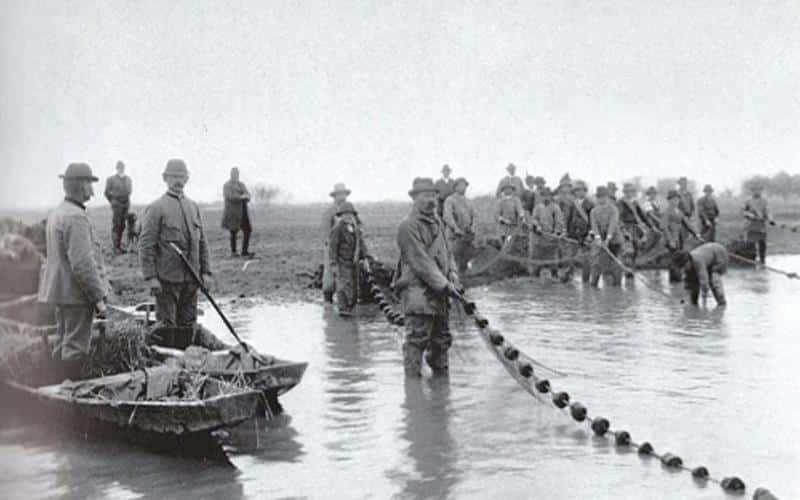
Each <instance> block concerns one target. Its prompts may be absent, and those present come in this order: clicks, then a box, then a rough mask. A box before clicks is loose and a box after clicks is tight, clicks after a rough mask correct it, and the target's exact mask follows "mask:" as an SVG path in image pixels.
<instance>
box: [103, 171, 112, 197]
mask: <svg viewBox="0 0 800 500" xmlns="http://www.w3.org/2000/svg"><path fill="white" fill-rule="evenodd" d="M112 180H113V179H112V178H111V177H109V178H108V179H106V189H105V191H103V195H104V196H105V197H106V199H107V200H108V201H109V202H110V201H111V200H112V199H113V197H114V190H113V189H112V186H111V184H112Z"/></svg>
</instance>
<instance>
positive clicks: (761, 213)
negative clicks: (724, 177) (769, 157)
mask: <svg viewBox="0 0 800 500" xmlns="http://www.w3.org/2000/svg"><path fill="white" fill-rule="evenodd" d="M751 191H752V197H751V198H750V199H749V200H747V202H746V203H745V205H744V218H745V221H746V226H745V230H746V231H747V241H748V242H750V243H753V244H755V246H756V254H757V256H758V260H759V262H761V263H762V264H764V263H765V262H766V260H767V224H770V225H772V226H774V225H775V221H774V220H772V216H771V215H770V213H769V207H768V206H767V200H766V198H764V196H763V195H762V194H761V192H762V191H763V188H762V187H761V186H758V185H756V186H753V187H752V188H751Z"/></svg>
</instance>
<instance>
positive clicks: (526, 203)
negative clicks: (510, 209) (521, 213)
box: [520, 175, 537, 215]
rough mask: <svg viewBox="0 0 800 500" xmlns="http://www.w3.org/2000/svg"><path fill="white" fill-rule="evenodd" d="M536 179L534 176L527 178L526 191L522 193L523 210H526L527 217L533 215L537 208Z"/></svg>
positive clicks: (527, 176)
mask: <svg viewBox="0 0 800 500" xmlns="http://www.w3.org/2000/svg"><path fill="white" fill-rule="evenodd" d="M536 192H537V188H536V177H534V176H532V175H526V176H525V191H523V192H522V197H521V199H520V201H522V209H523V210H525V215H531V214H533V209H534V208H536V196H537V194H536Z"/></svg>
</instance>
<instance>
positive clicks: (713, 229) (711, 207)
mask: <svg viewBox="0 0 800 500" xmlns="http://www.w3.org/2000/svg"><path fill="white" fill-rule="evenodd" d="M703 193H705V194H704V195H703V196H702V197H701V198H700V199H699V200H697V215H698V216H699V218H700V236H701V237H702V238H703V241H714V240H716V239H717V218H718V217H719V207H718V206H717V200H715V199H714V188H712V187H711V184H706V185H705V187H704V188H703Z"/></svg>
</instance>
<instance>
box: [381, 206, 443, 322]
mask: <svg viewBox="0 0 800 500" xmlns="http://www.w3.org/2000/svg"><path fill="white" fill-rule="evenodd" d="M397 245H398V246H399V247H400V264H399V271H398V278H397V280H396V281H395V289H396V290H397V291H398V292H399V294H400V298H401V300H402V303H403V311H404V312H405V314H428V315H432V314H444V313H446V312H447V295H446V292H445V289H446V287H447V284H448V283H449V279H448V278H449V277H450V273H451V272H452V271H454V270H455V269H456V265H455V262H453V257H452V254H451V253H450V251H449V249H448V247H447V243H446V241H445V235H444V228H443V227H442V223H441V222H440V221H439V220H438V218H437V217H435V216H433V215H431V216H428V215H425V214H423V213H421V212H420V211H418V210H417V209H416V208H413V209H412V210H411V213H410V214H409V215H408V217H406V218H405V219H404V220H403V221H402V222H401V223H400V227H399V229H398V231H397Z"/></svg>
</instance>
